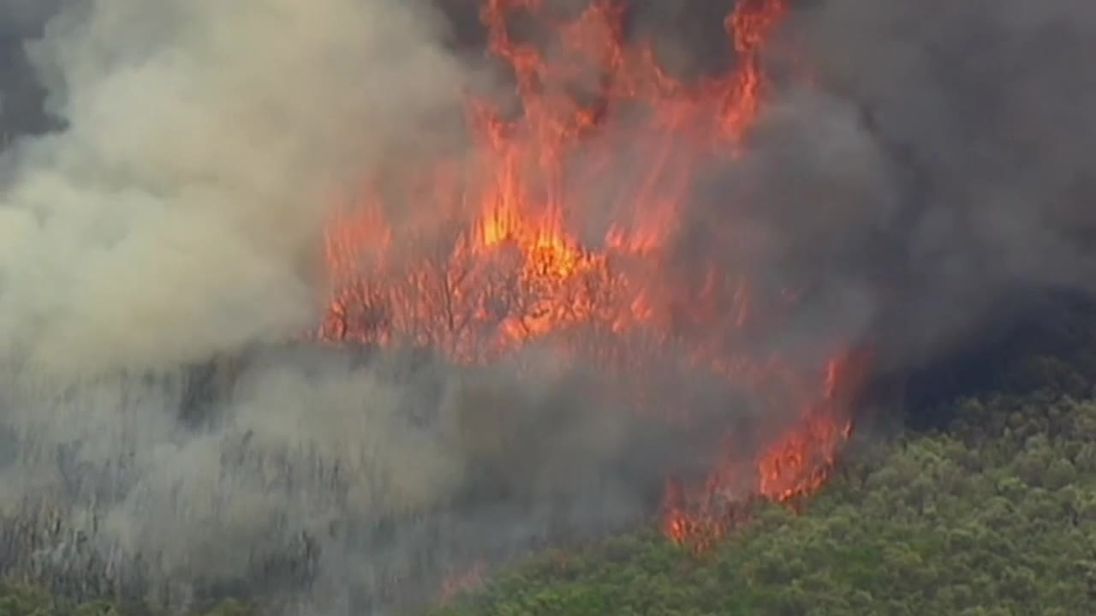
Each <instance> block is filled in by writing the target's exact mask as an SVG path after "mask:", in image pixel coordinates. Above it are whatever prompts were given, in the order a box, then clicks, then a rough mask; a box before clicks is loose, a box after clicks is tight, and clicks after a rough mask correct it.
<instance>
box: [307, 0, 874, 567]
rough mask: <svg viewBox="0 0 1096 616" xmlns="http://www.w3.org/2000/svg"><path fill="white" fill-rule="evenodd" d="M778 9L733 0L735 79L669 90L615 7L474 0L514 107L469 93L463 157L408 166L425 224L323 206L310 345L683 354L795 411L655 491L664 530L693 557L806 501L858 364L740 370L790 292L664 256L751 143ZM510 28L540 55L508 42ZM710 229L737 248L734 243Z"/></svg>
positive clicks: (828, 455)
mask: <svg viewBox="0 0 1096 616" xmlns="http://www.w3.org/2000/svg"><path fill="white" fill-rule="evenodd" d="M787 10H788V7H787V0H740V1H739V2H738V3H737V4H736V5H735V6H734V7H733V10H731V11H730V12H729V14H728V16H727V18H726V21H725V28H726V32H727V37H728V48H729V50H730V51H731V52H732V53H734V54H735V58H736V62H735V64H734V68H733V69H732V70H729V71H728V72H727V73H726V74H724V75H720V76H717V77H710V78H706V79H703V80H700V81H699V82H698V83H686V82H683V81H681V80H679V79H677V78H675V77H674V76H672V75H670V74H669V73H668V72H667V71H666V70H664V69H663V68H662V66H661V65H660V64H659V63H658V61H657V58H656V54H655V52H654V49H653V47H652V46H651V45H650V44H646V43H640V44H632V43H629V42H627V41H626V38H625V35H624V26H623V24H624V12H625V6H624V4H623V2H622V1H621V0H592V1H591V2H590V4H589V5H588V6H586V7H585V8H584V9H583V10H582V11H581V12H579V13H577V14H576V15H574V16H572V17H570V18H559V17H558V16H554V15H553V14H551V12H550V11H548V10H547V8H546V7H545V4H544V2H543V0H485V2H484V3H483V5H482V11H481V19H482V22H483V24H484V25H485V27H486V29H487V32H488V35H489V36H488V49H489V52H490V53H491V54H492V55H493V56H494V57H496V58H497V59H499V60H501V61H502V62H503V63H505V64H506V65H507V66H508V67H509V68H510V69H511V70H512V73H513V77H514V84H515V95H516V98H517V102H518V104H517V107H518V108H519V109H520V113H518V114H514V113H513V112H512V111H508V110H507V109H506V108H503V107H501V106H499V105H496V104H494V103H493V102H492V101H491V100H489V99H486V98H483V99H478V98H477V99H472V100H469V102H468V106H467V124H468V126H469V127H470V130H471V132H472V135H473V137H474V144H475V147H474V149H473V152H472V155H471V156H470V159H468V160H461V161H459V162H451V161H450V162H445V163H441V164H438V165H437V166H436V168H426V169H423V170H421V171H420V172H419V173H420V175H419V176H418V179H417V180H416V181H414V182H412V183H411V184H412V186H411V188H409V189H408V190H407V191H405V192H406V195H405V198H407V199H408V200H409V202H411V203H416V204H420V205H421V204H426V205H427V207H417V208H413V209H417V210H422V211H428V212H430V213H431V215H432V216H433V217H434V219H433V220H432V221H430V223H429V224H423V223H422V221H411V222H410V224H400V221H394V220H392V219H391V217H390V216H388V215H387V213H389V212H391V211H393V210H394V209H397V208H398V204H394V203H392V202H391V200H390V199H387V200H386V199H385V198H384V197H382V196H381V195H380V194H379V193H377V192H375V191H372V190H366V191H363V193H364V195H365V196H363V197H361V198H359V199H358V200H357V201H356V202H355V203H353V204H351V205H348V206H347V207H345V208H342V209H340V212H339V215H338V216H337V217H336V218H335V219H334V220H333V221H332V224H331V225H330V227H329V230H328V234H327V242H326V264H327V270H328V274H329V276H330V279H331V289H332V290H331V297H330V302H329V307H328V310H327V313H326V317H325V319H324V321H323V323H322V325H321V327H320V328H319V331H318V336H319V338H321V339H323V340H327V341H332V342H350V343H360V344H369V345H381V346H392V345H412V346H422V347H429V348H432V349H435V350H437V351H439V352H441V353H443V354H444V355H446V356H448V357H449V358H450V359H451V360H453V361H457V362H463V363H486V362H491V361H496V360H498V359H500V358H503V357H506V356H507V355H508V354H511V353H513V352H514V351H517V350H519V349H521V348H524V347H527V346H528V345H530V344H533V343H544V344H549V345H550V346H552V347H553V348H555V349H557V350H560V352H562V353H575V354H579V353H581V354H583V356H584V357H588V358H594V359H597V360H598V361H600V363H601V364H602V367H603V368H605V370H606V371H610V372H611V371H614V370H616V371H619V372H621V373H627V372H628V371H629V370H631V369H633V368H634V367H635V366H637V365H640V364H642V363H643V362H645V361H647V360H649V359H652V358H657V357H658V356H659V355H660V354H664V352H665V351H666V349H668V348H670V347H672V348H675V349H684V350H685V353H684V355H685V356H686V357H687V358H688V363H689V369H691V370H700V371H703V372H704V373H706V374H708V375H711V376H713V377H715V378H718V379H722V380H725V381H726V382H728V383H733V384H735V385H736V386H745V387H749V388H753V389H754V390H756V391H757V392H759V395H760V394H766V395H769V397H770V398H772V400H771V404H772V405H773V406H774V407H775V406H779V407H784V408H802V409H804V410H803V411H801V412H800V413H799V419H798V422H797V423H795V425H793V426H792V428H790V429H788V428H787V427H786V425H785V426H781V428H780V430H779V431H777V433H776V434H775V435H771V436H770V437H769V438H768V441H767V442H768V443H769V445H768V447H767V448H765V449H764V450H763V451H762V452H761V453H760V454H759V455H757V456H754V457H753V459H752V461H749V462H748V463H744V462H743V459H742V457H743V454H742V453H741V452H734V451H733V448H730V447H728V449H729V451H728V453H727V456H726V460H724V461H722V462H721V463H719V464H717V465H716V467H715V469H714V470H713V471H712V472H711V474H710V476H709V477H708V479H707V481H706V482H705V483H704V485H702V486H693V487H687V486H685V485H683V484H682V483H681V482H677V481H671V482H670V485H669V486H668V487H667V490H666V501H665V515H664V529H665V532H666V534H667V536H668V537H670V538H671V539H672V540H674V541H675V542H678V543H681V544H688V545H691V546H693V547H694V548H704V547H706V546H709V545H711V544H712V543H714V542H715V541H718V539H719V538H721V537H722V536H724V535H725V534H726V533H727V532H728V530H729V529H731V528H733V527H734V526H735V525H736V524H737V523H738V522H739V521H740V520H741V519H742V518H743V517H744V516H745V515H746V514H745V512H746V509H747V508H746V507H745V506H744V504H745V503H748V501H749V500H750V499H752V498H754V497H755V496H757V495H759V496H760V497H762V498H766V499H770V500H774V501H778V502H786V503H790V502H793V501H796V500H798V499H800V498H801V497H803V496H806V495H809V494H811V493H812V492H814V491H815V490H817V488H818V487H819V486H820V485H821V484H822V483H824V482H825V480H826V478H827V477H828V475H829V473H830V471H831V470H832V468H833V465H834V463H835V460H836V456H837V454H838V452H839V450H840V448H841V446H842V444H843V443H844V442H845V441H846V440H847V439H848V437H849V435H850V433H851V430H852V424H851V421H850V419H849V406H850V405H851V397H852V395H854V393H855V389H856V384H855V381H856V379H855V378H853V376H852V374H853V373H855V372H858V371H859V370H860V368H854V367H853V365H854V364H858V365H862V362H859V363H858V362H856V361H853V360H852V359H850V357H852V355H851V354H850V355H845V354H840V355H837V356H835V357H833V358H831V359H830V360H829V362H828V363H827V364H826V365H825V366H824V368H823V369H822V370H820V371H819V373H818V374H816V373H815V372H814V371H811V370H803V369H796V368H792V367H791V366H790V365H788V364H786V363H784V362H781V361H780V360H779V359H778V358H771V357H762V358H758V357H757V356H756V351H753V350H751V349H753V348H754V347H753V346H751V345H750V344H749V342H750V340H752V339H755V338H756V337H757V335H758V332H762V333H763V332H765V331H768V330H770V329H771V328H772V327H778V326H779V323H780V318H781V315H782V314H788V313H790V312H791V311H792V310H794V308H795V306H796V305H797V303H798V302H799V297H800V295H801V293H800V292H799V291H798V290H795V289H786V288H782V289H777V290H775V291H773V290H769V289H766V288H765V287H763V286H759V285H758V284H756V281H754V280H751V277H750V275H749V272H748V271H745V269H743V270H742V271H737V270H736V269H735V267H734V266H733V264H732V265H729V266H728V265H725V264H717V263H710V264H708V265H707V266H705V267H702V268H701V269H700V270H699V271H691V272H685V273H684V275H683V273H682V272H681V271H680V268H679V267H675V265H674V263H673V259H672V258H671V257H672V254H671V253H672V249H673V248H674V245H675V242H679V241H680V239H679V238H678V234H679V233H680V232H681V229H680V227H679V224H680V221H681V220H682V219H683V215H682V214H683V211H684V208H686V207H688V204H689V203H690V202H691V197H692V194H693V193H692V191H693V190H694V187H695V186H696V185H697V173H698V168H700V166H701V165H702V164H703V163H704V162H706V161H712V160H715V161H725V162H728V163H731V164H733V162H734V161H735V160H736V159H737V158H738V157H739V156H740V155H741V153H742V152H743V149H744V148H745V147H747V145H748V143H747V142H748V139H749V134H750V129H751V128H752V127H753V126H754V125H755V123H756V122H757V120H758V118H759V117H760V115H761V113H762V112H763V106H764V102H765V99H766V96H767V93H768V89H769V81H768V79H767V77H766V75H765V73H764V71H763V63H762V58H761V53H762V51H763V49H764V47H765V44H766V42H767V41H768V40H769V39H770V37H771V36H772V33H773V32H774V30H775V29H776V28H777V27H778V26H779V24H780V23H781V20H782V18H783V17H784V16H785V14H786V13H787ZM519 14H521V15H523V16H526V17H533V18H534V19H535V20H536V21H537V22H538V23H540V24H541V25H543V26H544V27H546V28H547V29H548V30H549V31H550V32H551V33H552V36H551V37H550V38H551V40H552V41H553V43H552V44H550V45H543V44H542V45H535V44H533V43H531V42H526V41H523V40H520V39H519V38H518V37H516V36H514V35H513V33H512V32H511V22H512V21H513V20H514V18H515V16H517V15H519ZM576 92H577V94H576ZM576 161H578V162H577V163H576ZM606 221H608V222H606ZM590 229H595V230H597V229H600V231H596V232H594V233H590V232H589V231H590ZM713 232H715V233H717V234H719V237H720V238H721V241H726V242H730V243H733V242H735V241H736V235H735V233H736V230H734V229H730V230H724V229H715V230H713ZM407 247H414V248H415V250H407ZM635 340H643V341H645V344H643V345H638V346H637V345H636V344H634V341H635ZM770 392H791V393H782V394H778V395H777V394H771V393H770ZM627 393H628V395H631V396H634V397H635V398H636V399H637V400H641V399H644V398H645V397H650V396H648V393H649V392H644V391H634V390H633V391H629V392H627ZM789 405H791V406H789ZM638 406H643V404H642V403H640V404H638ZM682 412H685V411H682ZM785 414H786V413H785ZM747 457H749V456H747Z"/></svg>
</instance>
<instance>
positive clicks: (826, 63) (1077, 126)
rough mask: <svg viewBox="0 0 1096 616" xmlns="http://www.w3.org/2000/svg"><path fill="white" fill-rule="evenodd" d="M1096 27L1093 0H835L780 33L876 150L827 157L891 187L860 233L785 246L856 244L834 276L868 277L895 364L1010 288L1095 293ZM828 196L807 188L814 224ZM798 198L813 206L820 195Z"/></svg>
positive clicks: (947, 336) (980, 321) (931, 350)
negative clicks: (864, 155) (1093, 67)
mask: <svg viewBox="0 0 1096 616" xmlns="http://www.w3.org/2000/svg"><path fill="white" fill-rule="evenodd" d="M1094 35H1096V5H1093V4H1092V3H1090V2H1085V1H1083V0H1052V1H1049V2H1038V3H1032V2H1023V1H1022V0H1005V1H971V2H942V1H929V2H916V3H911V2H898V1H893V2H890V1H888V2H870V3H864V2H853V1H850V0H830V1H828V2H824V3H818V4H817V6H813V7H808V8H804V9H803V10H801V11H797V12H796V13H795V17H794V21H793V22H792V23H791V24H790V26H789V27H788V28H787V30H786V31H785V40H786V41H787V43H788V44H789V45H792V46H794V48H795V49H798V50H801V51H802V53H803V54H804V57H805V58H806V59H807V60H808V61H809V62H810V65H811V66H812V67H813V69H814V70H815V71H817V76H818V81H819V82H820V83H821V84H823V85H822V88H823V89H824V90H825V91H826V92H827V94H828V95H831V96H833V97H835V98H836V100H837V101H839V102H840V103H841V104H842V105H843V106H844V110H843V111H842V113H844V114H846V115H851V114H853V113H856V114H858V115H859V116H860V120H859V122H858V125H859V131H858V132H859V138H861V139H863V140H865V141H866V142H869V143H870V144H872V146H871V147H873V148H874V149H875V150H876V151H878V153H879V154H880V159H879V160H872V161H861V160H857V159H850V158H848V157H846V156H843V155H841V154H840V152H833V154H834V156H832V157H830V158H829V160H828V163H829V164H828V165H822V167H823V168H827V167H834V166H837V167H840V168H845V169H848V168H853V169H861V170H864V169H865V168H866V167H875V169H874V170H872V171H871V176H872V177H873V178H875V181H885V182H886V186H887V187H888V191H889V193H890V195H892V196H893V198H889V199H886V198H885V199H881V200H879V202H877V203H864V204H861V205H860V206H857V209H858V210H859V211H860V213H859V214H857V215H856V218H857V219H858V220H859V221H860V222H861V223H862V224H864V225H865V228H864V229H863V232H862V233H858V234H856V235H854V236H852V237H849V236H847V235H844V231H840V233H841V235H839V236H836V237H833V238H832V239H834V240H835V241H834V242H833V243H832V246H830V245H823V246H821V247H820V246H818V245H816V244H814V243H807V242H802V241H799V237H800V236H799V235H796V236H795V237H793V239H792V242H793V245H796V246H800V247H801V248H802V250H805V251H806V253H807V254H809V255H812V256H811V258H812V259H814V258H817V257H818V256H819V255H818V254H812V253H813V251H817V250H822V251H823V252H822V255H823V256H826V257H829V256H832V254H833V253H834V252H835V251H836V252H839V253H845V254H851V255H852V257H853V258H852V259H846V260H844V262H843V263H841V269H843V270H846V271H848V270H850V269H851V270H852V271H855V272H857V273H858V275H859V276H861V277H862V278H864V279H866V283H867V285H868V289H869V292H870V294H871V295H872V296H873V301H874V302H875V303H876V304H877V307H876V309H875V310H876V313H877V317H876V319H877V323H876V325H875V327H874V328H873V329H872V330H871V332H870V334H871V336H872V337H873V338H874V339H875V340H876V341H877V342H878V343H879V344H880V345H882V348H883V350H884V355H885V356H887V357H889V359H890V361H893V362H897V363H899V364H902V363H908V362H912V361H915V362H924V361H929V360H931V359H932V358H933V357H934V356H936V355H939V354H940V353H941V352H944V351H947V350H948V349H949V347H953V346H955V345H957V344H962V343H963V342H964V338H966V337H969V336H970V335H977V334H978V333H979V330H980V329H981V328H982V326H983V325H984V324H986V323H987V322H989V321H993V320H995V319H998V318H1006V319H1007V318H1009V317H1010V313H1012V312H1014V311H1016V310H1022V306H1020V305H1017V302H1016V301H1015V299H1014V298H1016V297H1020V298H1023V297H1024V296H1025V295H1026V296H1028V297H1030V296H1032V295H1038V294H1039V293H1040V292H1042V291H1046V290H1048V289H1058V290H1062V289H1065V290H1073V291H1077V292H1080V293H1083V294H1086V295H1087V294H1089V293H1090V292H1091V291H1092V290H1093V284H1094V281H1096V244H1094V243H1093V241H1092V240H1093V239H1094V237H1096V235H1094V232H1096V209H1094V208H1093V199H1094V198H1096V162H1094V161H1093V159H1092V156H1091V152H1092V151H1093V147H1094V146H1096V116H1094V115H1093V111H1092V110H1093V109H1094V108H1096V107H1094V105H1096V73H1094V72H1093V71H1090V70H1087V69H1086V67H1085V60H1084V59H1085V58H1089V57H1092V56H1093V53H1096V36H1094ZM803 123H804V125H805V126H806V127H810V126H824V125H825V120H824V119H822V120H821V121H818V120H815V119H814V117H813V116H811V115H808V117H807V118H805V119H804V120H803ZM812 133H815V134H817V133H816V132H815V131H812V130H805V131H803V132H802V133H801V134H803V135H807V136H808V138H810V137H809V136H810V135H811V134H812ZM792 147H793V148H797V147H798V144H793V145H792ZM816 162H819V163H824V162H826V161H821V160H820V161H816ZM865 163H866V164H865ZM816 168H817V165H816ZM786 173H787V174H788V176H789V178H788V179H791V180H793V181H794V180H797V179H799V180H800V181H801V178H803V177H811V175H812V174H814V173H817V171H812V170H807V171H806V172H805V173H803V174H798V171H796V170H792V171H788V172H786ZM808 186H809V185H808ZM827 189H828V186H825V185H822V186H817V187H813V188H811V190H813V191H814V193H815V194H817V195H819V196H820V197H821V198H822V199H823V202H824V204H823V206H822V210H823V211H824V213H823V214H821V215H822V216H825V217H828V216H830V213H829V212H831V211H832V206H828V205H825V203H827V202H828V200H827V199H826V197H825V195H828V194H829V192H828V190H827ZM895 200H897V204H896V203H895ZM801 203H803V204H809V205H802V206H801V207H800V208H799V212H800V215H802V216H808V217H810V216H811V211H812V210H813V209H814V208H815V207H816V206H815V205H814V204H813V203H811V201H810V200H808V199H804V200H801ZM842 211H847V210H844V209H843V210H842ZM846 222H847V221H845V220H844V219H843V218H841V219H839V220H838V221H837V222H836V223H834V226H835V229H838V230H841V229H847V228H848V225H847V224H846ZM784 228H790V229H795V228H796V227H795V225H794V223H793V224H789V225H787V226H785V227H784ZM811 232H812V233H813V232H814V231H811ZM857 254H858V255H859V256H860V257H861V259H859V260H857V259H855V257H856V256H857ZM850 262H851V268H850ZM1022 303H1023V302H1022V301H1021V302H1020V304H1022ZM1012 316H1015V315H1012Z"/></svg>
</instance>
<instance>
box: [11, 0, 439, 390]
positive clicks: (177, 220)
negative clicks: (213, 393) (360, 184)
mask: <svg viewBox="0 0 1096 616" xmlns="http://www.w3.org/2000/svg"><path fill="white" fill-rule="evenodd" d="M438 40H440V38H439V31H438V22H437V21H436V20H435V19H432V18H431V15H430V14H429V13H428V12H426V11H425V10H423V8H422V7H421V6H417V5H416V4H415V3H400V2H376V1H373V2H360V1H356V0H324V1H322V2H309V3H300V2H294V1H290V0H263V1H262V2H249V3H247V4H246V5H237V4H226V3H223V2H213V1H208V2H205V1H203V2H188V1H178V2H174V1H173V2H157V3H148V2H140V1H136V0H101V1H95V2H90V3H89V2H81V3H74V4H73V5H72V6H70V7H67V8H66V10H65V11H64V12H63V13H61V14H59V15H57V16H56V17H54V18H53V19H52V20H51V21H50V22H49V24H48V26H47V27H46V33H45V36H44V38H42V39H41V40H39V41H35V42H33V43H32V44H31V45H30V49H29V56H30V58H31V60H32V62H33V65H34V67H35V68H36V69H37V71H38V75H39V76H40V78H41V80H42V81H43V83H44V85H45V86H46V88H47V90H48V99H47V106H48V109H49V111H51V112H52V113H53V114H55V115H56V116H58V117H60V118H61V119H62V120H63V122H64V124H65V128H64V130H62V131H60V132H57V133H56V134H52V135H49V136H46V137H40V138H37V139H30V140H25V141H23V142H21V143H19V144H18V147H16V148H15V149H14V150H13V151H11V152H10V153H9V154H8V155H7V159H6V160H5V163H4V165H5V171H6V173H5V175H6V176H7V179H6V184H5V186H4V190H3V193H2V196H0V205H2V207H0V349H3V351H0V353H2V354H3V355H4V356H5V358H6V359H7V360H8V361H17V362H20V363H26V364H28V366H30V367H32V368H33V369H35V370H46V371H51V372H54V371H55V372H59V373H60V374H62V375H65V376H73V375H80V376H87V375H88V374H89V373H92V372H104V371H110V370H116V369H134V368H140V369H148V368H157V367H169V366H172V365H176V364H177V363H179V362H185V361H199V360H204V359H206V358H208V357H209V356H210V355H211V354H212V353H216V352H221V351H231V350H234V349H238V348H239V347H240V346H241V345H244V344H246V343H249V342H254V341H259V340H280V339H284V338H286V337H287V336H289V335H292V334H294V333H295V332H297V331H300V330H302V329H304V328H305V327H307V326H308V325H310V323H311V322H312V316H313V309H314V305H313V304H314V302H315V300H316V298H317V297H318V295H317V294H316V293H315V289H314V288H313V281H312V280H311V277H312V275H313V274H314V272H313V271H312V270H311V269H310V267H312V266H313V265H314V259H315V256H316V255H315V251H316V250H317V247H318V246H320V242H319V240H318V235H319V232H320V229H321V225H322V223H323V221H324V216H325V212H326V211H327V209H328V208H329V207H331V206H333V205H335V204H337V199H338V198H340V197H341V196H345V195H346V194H349V193H350V191H351V190H352V189H353V182H354V181H355V180H356V179H357V178H359V177H361V174H362V172H363V170H368V169H370V168H371V167H372V166H374V165H375V164H376V163H377V162H378V160H380V159H381V158H382V157H388V156H392V155H395V154H398V153H399V151H401V150H404V151H405V150H407V149H408V148H413V147H421V145H422V144H421V143H418V141H421V140H423V139H426V138H428V136H429V135H431V132H430V130H429V129H424V128H423V127H424V125H430V123H431V122H435V121H436V120H437V119H438V117H437V116H438V113H439V112H441V111H445V110H446V109H448V108H449V107H448V106H449V105H450V104H452V103H453V102H454V101H455V97H456V96H457V95H458V94H459V89H458V87H457V82H456V78H457V76H458V72H457V71H458V68H457V67H456V66H455V64H454V62H453V61H452V60H451V59H450V58H449V56H447V55H446V54H445V53H443V52H442V51H441V50H440V48H439V47H438V43H436V41H438ZM432 128H434V129H435V130H434V131H433V132H434V134H435V135H437V134H438V133H439V132H441V131H442V129H444V127H443V126H434V127H432Z"/></svg>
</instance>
